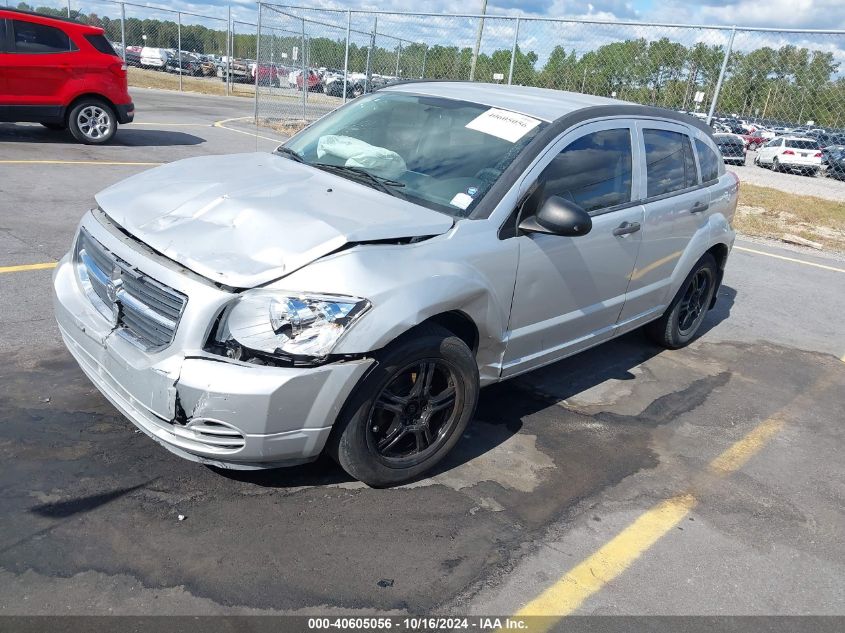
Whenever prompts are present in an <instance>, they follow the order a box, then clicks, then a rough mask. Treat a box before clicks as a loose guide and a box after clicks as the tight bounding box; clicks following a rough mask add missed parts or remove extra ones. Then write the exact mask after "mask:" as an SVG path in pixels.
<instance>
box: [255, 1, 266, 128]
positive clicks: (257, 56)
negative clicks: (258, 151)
mask: <svg viewBox="0 0 845 633" xmlns="http://www.w3.org/2000/svg"><path fill="white" fill-rule="evenodd" d="M263 6H264V4H263V3H262V2H259V3H258V24H256V26H255V116H254V118H255V124H256V125H258V75H259V74H260V73H259V72H258V71H259V69H260V68H259V67H260V65H261V55H260V54H259V51H260V49H261V7H263Z"/></svg>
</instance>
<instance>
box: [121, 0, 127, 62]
mask: <svg viewBox="0 0 845 633" xmlns="http://www.w3.org/2000/svg"><path fill="white" fill-rule="evenodd" d="M120 45H121V46H122V47H123V63H124V64H125V63H126V5H125V4H124V3H123V2H121V3H120Z"/></svg>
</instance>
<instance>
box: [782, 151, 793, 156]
mask: <svg viewBox="0 0 845 633" xmlns="http://www.w3.org/2000/svg"><path fill="white" fill-rule="evenodd" d="M783 154H784V156H785V155H787V154H788V155H789V156H794V155H795V152H793V151H792V150H791V149H785V150H783Z"/></svg>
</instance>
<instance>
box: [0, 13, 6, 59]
mask: <svg viewBox="0 0 845 633" xmlns="http://www.w3.org/2000/svg"><path fill="white" fill-rule="evenodd" d="M5 52H6V20H4V19H3V18H0V53H5Z"/></svg>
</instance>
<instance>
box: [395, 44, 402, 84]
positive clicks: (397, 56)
mask: <svg viewBox="0 0 845 633" xmlns="http://www.w3.org/2000/svg"><path fill="white" fill-rule="evenodd" d="M401 55H402V42H399V48H397V49H396V75H395V77H396V78H397V79H399V57H400V56H401Z"/></svg>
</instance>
